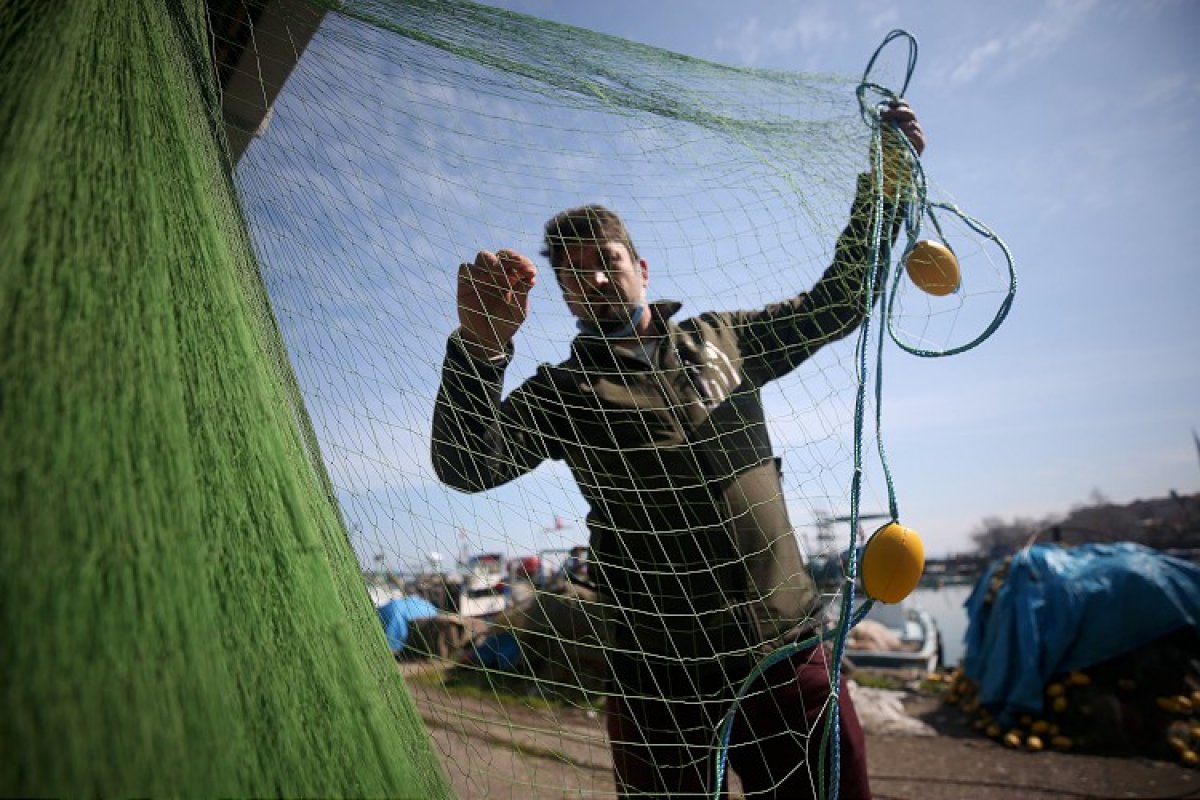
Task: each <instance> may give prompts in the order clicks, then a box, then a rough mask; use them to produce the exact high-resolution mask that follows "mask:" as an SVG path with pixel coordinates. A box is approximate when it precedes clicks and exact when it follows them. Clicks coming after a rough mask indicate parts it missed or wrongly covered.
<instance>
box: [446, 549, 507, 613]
mask: <svg viewBox="0 0 1200 800" xmlns="http://www.w3.org/2000/svg"><path fill="white" fill-rule="evenodd" d="M507 589H508V587H507V585H506V584H505V582H504V557H503V556H502V555H501V554H500V553H480V554H479V555H476V556H472V557H471V558H469V559H468V560H467V563H466V566H465V569H464V571H463V581H462V588H461V589H460V590H459V594H458V613H459V614H461V615H463V616H464V617H491V616H494V615H496V614H499V613H500V612H501V611H503V610H504V609H505V608H507V607H508V605H509V596H508V591H507Z"/></svg>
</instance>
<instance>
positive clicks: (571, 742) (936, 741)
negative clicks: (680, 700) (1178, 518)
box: [404, 664, 1200, 800]
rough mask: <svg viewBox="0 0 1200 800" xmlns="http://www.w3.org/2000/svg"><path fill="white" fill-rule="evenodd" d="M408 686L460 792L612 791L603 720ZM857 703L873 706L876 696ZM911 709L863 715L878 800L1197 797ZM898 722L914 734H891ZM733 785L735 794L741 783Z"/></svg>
mask: <svg viewBox="0 0 1200 800" xmlns="http://www.w3.org/2000/svg"><path fill="white" fill-rule="evenodd" d="M404 668H405V671H406V672H409V673H415V672H418V671H420V670H421V669H422V668H421V667H420V665H415V664H409V665H405V667H404ZM409 687H410V689H411V690H412V693H413V696H414V699H415V700H416V702H417V705H418V706H419V708H420V709H421V715H422V717H423V718H424V719H425V723H426V725H427V726H428V728H429V731H430V735H431V737H432V739H433V742H434V746H435V747H436V748H437V750H438V752H439V753H441V757H442V764H443V766H444V767H445V770H446V774H447V775H448V776H449V777H450V780H451V782H452V783H453V785H454V789H455V791H456V793H457V794H458V796H459V797H460V798H462V799H463V800H468V799H469V798H471V799H473V798H512V799H513V800H517V798H521V799H522V800H524V799H525V798H547V799H549V798H568V797H570V798H582V797H586V798H611V797H613V796H614V794H613V789H612V776H611V772H610V766H609V760H608V747H607V744H606V742H605V739H604V729H603V720H602V719H600V718H599V716H597V715H594V714H592V715H589V714H588V713H586V712H584V711H582V710H580V709H548V708H539V707H529V706H524V705H521V704H520V703H516V702H505V703H503V704H501V703H498V702H497V701H495V700H493V699H491V698H489V697H487V696H484V695H480V696H478V697H474V696H463V695H462V694H460V693H450V692H446V691H445V690H443V689H441V688H439V687H438V686H437V683H436V681H430V680H428V679H421V678H417V679H413V680H410V681H409ZM858 705H859V707H860V709H864V710H865V707H866V706H867V705H868V703H867V702H864V701H862V700H860V701H859V703H858ZM906 711H907V716H908V718H909V719H908V720H907V722H909V723H913V724H911V725H896V724H894V723H895V722H896V720H895V719H890V721H889V717H888V715H887V714H886V713H885V714H883V715H881V716H880V717H879V718H876V719H864V725H865V727H866V728H867V740H868V753H869V756H868V758H869V764H870V770H871V782H872V787H873V789H874V791H875V793H876V796H877V798H880V799H881V800H901V799H905V800H907V799H908V798H912V800H917V798H920V800H964V799H965V800H1050V799H1051V798H1187V797H1195V798H1200V770H1193V769H1187V768H1184V767H1182V766H1178V765H1175V764H1169V763H1164V762H1158V761H1150V760H1145V759H1131V758H1104V757H1099V756H1088V755H1072V754H1065V753H1054V752H1043V753H1029V752H1022V751H1015V750H1010V749H1006V748H1004V747H1002V746H1001V745H999V744H996V743H995V742H992V741H991V740H988V739H984V738H983V737H981V736H979V735H978V734H975V733H973V732H971V731H969V730H968V729H967V728H966V727H965V726H963V725H962V724H961V723H960V722H959V721H958V717H957V716H956V715H955V713H954V712H948V711H947V710H946V709H945V708H944V707H943V706H941V704H940V703H939V702H938V701H936V700H934V699H931V698H919V697H918V698H913V699H911V700H910V702H909V703H908V704H907V705H906ZM863 716H864V717H865V718H867V717H870V715H869V714H867V713H864V714H863ZM896 730H904V731H906V732H890V731H896ZM732 788H733V789H734V790H735V791H734V796H735V797H736V796H738V793H737V791H736V790H737V786H736V782H735V784H734V786H733V787H732Z"/></svg>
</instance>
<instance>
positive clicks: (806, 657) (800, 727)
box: [607, 647, 871, 800]
mask: <svg viewBox="0 0 1200 800" xmlns="http://www.w3.org/2000/svg"><path fill="white" fill-rule="evenodd" d="M830 659H831V655H830V653H829V651H828V649H827V648H826V647H816V648H813V649H811V650H804V651H801V652H800V653H797V654H796V655H794V656H792V657H791V658H790V659H787V660H784V661H781V662H780V663H778V664H775V665H774V666H772V667H771V668H770V669H768V670H767V671H766V673H765V674H764V675H763V676H762V677H761V678H759V679H758V680H757V681H756V682H755V683H754V684H753V685H752V686H751V687H750V690H749V692H748V694H747V695H746V697H745V698H743V700H742V703H741V705H740V706H739V709H738V713H737V716H736V717H735V721H734V725H733V732H732V736H731V737H730V747H729V760H728V767H729V768H730V769H732V770H733V771H734V772H736V773H737V775H738V778H740V779H741V781H742V788H743V789H744V791H745V793H746V796H747V797H749V798H761V797H774V798H781V800H782V798H788V800H791V798H810V797H811V798H816V800H825V796H827V795H825V796H822V795H821V789H820V787H821V786H822V785H824V787H825V789H824V791H825V792H826V793H827V792H828V791H829V784H830V780H831V775H830V773H829V769H830V764H831V761H830V757H829V756H830V751H831V750H832V744H833V743H832V741H831V742H830V743H829V745H828V746H827V747H826V753H825V758H824V760H822V758H821V740H822V737H823V736H824V733H825V728H826V726H827V724H828V720H829V719H830V717H829V714H828V711H829V709H828V708H827V707H826V706H827V704H828V703H829V702H830V691H829V668H828V663H829V661H830ZM660 688H661V689H662V690H663V694H664V696H663V697H651V696H649V693H648V692H647V693H644V694H643V695H641V696H622V695H610V696H609V698H608V709H607V715H608V737H609V742H610V743H611V745H612V754H613V771H614V773H615V776H616V781H617V791H618V793H619V794H620V795H621V796H622V797H637V796H643V797H644V796H647V795H650V796H659V797H661V796H670V797H687V796H691V797H712V795H713V792H712V786H713V781H714V779H715V777H716V775H715V769H716V755H717V749H718V748H717V730H718V727H719V726H720V724H721V721H722V718H723V715H724V713H725V712H726V711H727V710H728V708H729V706H730V699H729V696H728V695H726V696H725V697H724V698H720V697H713V698H711V699H708V700H705V701H701V700H700V699H699V698H700V697H701V696H703V694H702V693H701V694H698V695H695V696H693V697H691V698H689V697H688V696H687V694H686V692H682V691H680V689H682V688H684V687H680V686H661V687H660ZM736 688H737V687H736V686H733V687H731V689H730V693H732V691H733V690H736ZM838 702H839V703H840V706H841V721H840V732H841V736H840V743H841V752H840V764H841V769H840V773H839V774H840V781H839V792H838V796H839V797H840V798H843V799H844V800H860V798H870V796H871V789H870V784H869V783H868V780H867V753H866V744H865V742H864V741H863V732H862V727H861V726H860V725H859V723H858V715H857V714H856V713H855V711H854V705H853V704H852V703H851V702H850V695H849V693H848V692H847V691H846V687H845V685H844V684H843V685H842V687H841V691H840V693H839V694H838ZM822 776H823V777H824V780H823V781H822ZM724 788H725V787H722V796H725V791H724Z"/></svg>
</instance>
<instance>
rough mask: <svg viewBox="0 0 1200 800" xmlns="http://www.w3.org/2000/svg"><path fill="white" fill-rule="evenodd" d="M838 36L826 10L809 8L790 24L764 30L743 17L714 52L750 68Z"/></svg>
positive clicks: (752, 19) (755, 19)
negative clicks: (768, 59)
mask: <svg viewBox="0 0 1200 800" xmlns="http://www.w3.org/2000/svg"><path fill="white" fill-rule="evenodd" d="M842 32H843V31H842V29H841V26H840V25H839V24H838V23H837V21H835V20H834V19H833V17H832V16H831V15H830V14H829V12H828V11H827V10H826V9H824V8H818V7H813V8H807V9H804V10H802V11H799V12H797V13H796V15H795V16H794V17H793V18H792V21H791V23H790V24H787V25H781V26H774V27H766V26H764V25H763V23H762V22H761V21H760V20H759V18H758V17H755V16H752V17H747V18H746V19H745V20H744V21H743V22H742V23H741V25H739V26H738V27H737V29H735V30H734V31H732V32H731V33H730V34H729V35H723V36H718V37H717V41H716V48H717V50H718V51H720V52H722V53H729V54H731V55H732V56H733V57H734V59H735V60H737V61H739V62H741V63H743V64H746V65H748V66H754V65H756V64H759V63H761V62H762V61H764V60H766V59H767V58H769V57H770V56H773V55H778V54H780V53H789V52H792V51H795V50H798V49H803V48H805V47H812V46H814V45H817V44H820V43H822V42H825V41H827V40H829V39H832V38H836V37H837V36H839V35H841V34H842Z"/></svg>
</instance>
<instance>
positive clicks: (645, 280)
mask: <svg viewBox="0 0 1200 800" xmlns="http://www.w3.org/2000/svg"><path fill="white" fill-rule="evenodd" d="M638 266H640V267H641V268H642V288H643V289H644V288H646V287H647V286H649V285H650V265H649V264H648V263H646V259H644V258H641V259H638Z"/></svg>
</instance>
